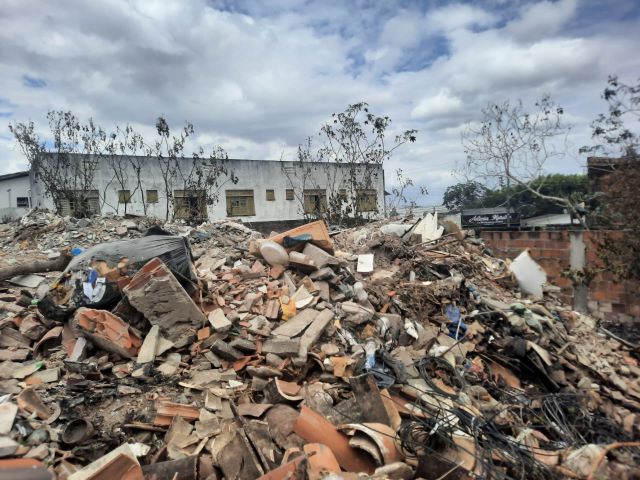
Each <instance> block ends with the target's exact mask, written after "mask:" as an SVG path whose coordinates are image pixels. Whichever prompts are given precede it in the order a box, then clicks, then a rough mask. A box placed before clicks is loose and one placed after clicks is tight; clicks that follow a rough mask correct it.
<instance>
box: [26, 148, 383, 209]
mask: <svg viewBox="0 0 640 480" xmlns="http://www.w3.org/2000/svg"><path fill="white" fill-rule="evenodd" d="M185 161H186V162H191V159H185ZM144 162H145V166H144V169H143V171H144V175H143V177H144V178H143V189H144V190H145V191H146V190H149V189H152V190H157V191H158V197H159V198H158V203H154V204H149V205H148V210H147V215H149V216H154V217H157V218H164V217H165V214H166V207H167V196H166V195H165V192H164V188H165V187H164V182H163V177H162V172H161V169H160V165H159V163H158V161H157V159H153V158H145V159H144ZM283 164H284V166H285V167H289V168H291V169H295V168H296V166H297V164H298V162H280V161H269V160H227V161H226V162H225V165H226V167H227V169H228V171H229V172H230V173H231V172H232V173H233V175H234V176H235V177H237V179H238V182H237V183H236V184H234V183H233V182H232V181H231V179H230V178H229V177H227V176H223V177H221V179H220V183H221V186H220V188H219V189H217V193H218V201H217V203H215V204H214V205H208V206H207V213H208V217H209V219H211V220H214V219H219V218H225V217H227V206H226V197H225V191H226V190H253V198H254V204H255V215H251V216H241V217H238V218H240V219H241V220H242V221H243V222H279V221H283V220H298V219H302V218H304V214H303V210H302V208H301V202H300V201H299V200H298V195H299V194H300V193H301V192H300V191H301V189H296V192H297V194H298V195H296V196H295V197H294V200H287V199H286V197H285V195H286V190H287V189H289V188H291V184H290V182H289V180H288V179H287V177H286V176H285V175H284V174H283V172H282V167H283ZM323 168H324V167H322V168H318V169H317V170H314V172H313V173H312V178H311V180H310V181H309V182H308V185H309V186H308V188H311V189H313V188H316V184H319V185H320V187H325V186H326V185H325V184H326V178H327V175H326V173H324V171H323ZM328 168H330V169H338V170H339V169H341V168H343V167H342V166H340V165H336V164H333V166H329V167H328ZM376 171H377V174H376V175H374V176H372V177H371V180H372V184H373V186H372V188H373V189H375V191H376V196H377V205H378V212H371V213H368V214H366V216H367V217H371V218H377V217H380V216H382V215H383V214H384V171H383V169H382V167H381V166H379V167H376ZM334 173H338V177H342V175H341V174H339V172H334ZM113 176H114V174H113V169H112V167H111V166H110V165H109V161H108V159H107V158H106V157H102V158H100V159H99V161H98V168H97V171H96V173H95V177H94V183H95V189H97V190H98V193H99V195H100V204H101V213H102V214H108V213H114V214H119V215H122V214H124V213H125V208H124V207H125V205H124V204H119V203H118V190H120V189H121V188H122V187H121V186H120V185H119V183H118V182H117V181H114V179H113ZM126 177H128V179H127V180H128V181H127V182H126V185H127V187H128V189H129V190H130V191H131V193H132V198H131V202H130V203H129V204H127V206H126V207H127V209H126V213H127V214H135V215H143V214H144V209H143V203H142V199H141V197H140V191H136V192H134V190H135V188H136V181H137V179H136V176H135V174H134V172H133V170H132V169H129V170H128V171H127V173H126ZM181 188H182V187H181V185H180V182H178V181H176V182H175V185H174V187H173V190H178V189H181ZM267 189H272V190H274V193H275V200H274V201H267V199H266V190H267ZM34 191H35V192H36V195H34V203H37V205H39V206H42V207H46V208H50V209H53V208H54V205H53V201H52V199H51V198H50V197H47V196H46V195H45V193H44V190H43V185H42V184H41V182H38V181H37V180H36V182H35V184H34ZM327 194H328V192H327ZM170 215H171V214H170Z"/></svg>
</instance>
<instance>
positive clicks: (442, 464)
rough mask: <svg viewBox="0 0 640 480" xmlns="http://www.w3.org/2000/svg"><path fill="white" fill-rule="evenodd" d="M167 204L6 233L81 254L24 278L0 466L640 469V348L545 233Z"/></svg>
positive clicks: (74, 471)
mask: <svg viewBox="0 0 640 480" xmlns="http://www.w3.org/2000/svg"><path fill="white" fill-rule="evenodd" d="M125 222H126V224H125ZM148 222H149V221H148V220H147V219H138V220H137V221H131V220H122V219H116V218H111V219H93V220H84V221H83V223H82V226H80V221H76V220H71V219H62V218H59V217H56V216H54V215H51V214H48V213H46V212H39V211H34V212H32V213H30V214H29V215H28V216H27V217H25V218H24V219H23V221H22V222H21V223H20V224H17V225H14V226H13V228H12V229H9V230H5V231H4V232H3V234H4V235H5V251H4V252H3V257H2V258H1V260H2V265H5V266H10V265H11V262H8V260H10V259H12V260H15V262H14V263H15V264H17V263H18V260H20V262H19V263H20V264H25V265H26V264H29V262H32V261H35V260H45V259H49V260H51V259H55V258H59V257H60V254H59V250H60V248H67V249H68V251H72V252H75V253H74V255H75V257H74V259H73V260H72V261H71V262H70V263H69V265H68V266H67V267H66V268H65V270H64V272H61V273H59V272H52V273H47V274H44V275H43V276H42V277H32V276H28V277H23V278H18V279H15V278H14V279H13V280H12V281H13V283H9V282H7V283H4V284H3V285H2V298H0V301H1V302H2V308H1V309H0V315H2V316H1V317H0V332H1V335H0V457H1V458H0V479H3V478H7V479H8V478H27V477H26V475H27V473H25V472H29V473H28V474H29V477H28V478H42V479H50V478H51V479H53V478H59V479H70V480H80V479H103V478H104V479H107V478H108V479H115V478H126V479H143V478H153V479H175V478H179V479H190V480H191V479H193V480H195V479H215V478H228V479H231V478H233V479H245V478H246V479H254V478H263V479H273V480H279V479H285V478H288V479H307V478H308V479H312V480H313V479H321V478H345V479H346V478H354V479H355V478H374V479H380V480H382V479H410V478H424V479H427V480H435V479H446V478H451V479H458V478H460V479H463V478H474V477H475V478H500V479H516V478H518V479H519V478H533V479H551V478H579V479H582V478H585V479H586V478H632V477H634V476H638V475H640V469H639V468H638V465H640V451H639V444H638V442H637V441H636V439H637V438H638V437H639V429H640V368H639V366H638V360H639V358H638V356H639V352H638V349H637V348H636V347H635V344H634V343H632V342H628V341H626V340H625V339H622V338H619V337H616V336H615V335H612V334H610V332H608V331H606V330H604V331H603V330H602V329H601V328H600V327H599V325H597V323H596V322H595V321H594V320H593V319H592V318H590V317H589V316H586V315H581V314H578V313H576V312H573V311H571V310H570V309H569V308H568V307H566V306H564V305H562V303H561V302H560V301H559V300H558V299H557V298H555V297H554V294H553V289H550V288H546V287H545V288H543V284H544V283H545V282H546V276H545V275H544V271H542V270H541V269H540V267H539V266H538V265H536V264H535V262H533V261H532V260H531V259H530V257H528V254H527V253H526V252H523V254H522V256H521V257H519V259H516V260H515V261H514V262H512V263H511V264H508V263H507V262H505V261H502V260H500V259H498V258H494V257H492V256H491V255H490V254H489V253H488V252H487V251H486V250H485V249H484V246H483V245H482V242H480V241H479V240H478V239H476V238H473V236H472V235H471V234H470V232H462V231H456V232H453V233H447V234H446V235H443V229H442V226H441V225H439V223H438V219H437V216H435V215H433V216H427V217H425V218H424V219H420V220H419V221H415V220H408V221H406V222H402V221H398V220H396V221H394V222H393V223H391V222H385V221H383V222H377V223H369V224H367V225H364V226H361V227H355V228H352V229H348V230H343V231H340V232H336V233H334V234H331V233H329V230H328V228H327V226H326V224H325V223H324V222H322V221H317V222H312V223H310V224H306V225H302V226H300V227H298V228H295V229H293V230H290V231H287V232H282V233H280V234H277V235H273V236H272V237H271V238H269V239H264V238H262V236H261V235H260V234H259V233H258V232H255V231H253V230H251V229H249V228H247V227H245V226H244V225H242V224H239V223H234V222H229V221H222V222H215V223H207V224H203V225H201V226H199V227H195V228H192V227H187V226H185V225H179V224H165V225H163V230H160V229H159V228H158V227H157V226H153V225H151V224H150V223H148ZM147 227H150V228H149V229H148V230H147ZM50 257H51V258H50ZM60 268H64V266H61V267H60ZM33 273H40V272H33ZM42 279H45V281H44V282H43V281H42ZM529 295H531V296H529Z"/></svg>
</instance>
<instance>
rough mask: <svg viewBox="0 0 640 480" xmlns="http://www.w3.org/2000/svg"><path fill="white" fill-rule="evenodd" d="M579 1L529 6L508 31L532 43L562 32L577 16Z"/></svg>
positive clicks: (570, 0)
mask: <svg viewBox="0 0 640 480" xmlns="http://www.w3.org/2000/svg"><path fill="white" fill-rule="evenodd" d="M577 8H578V0H559V1H556V2H551V1H542V2H539V3H534V4H532V5H527V6H526V7H524V8H523V9H522V12H521V14H520V16H519V18H517V19H516V20H513V21H512V22H510V23H509V24H508V25H507V30H508V32H509V33H510V34H512V35H513V36H514V37H515V38H517V39H518V40H523V41H531V40H538V39H541V38H545V37H547V36H549V35H553V34H556V33H558V32H561V30H562V27H563V26H564V25H565V24H566V23H567V22H568V21H569V20H570V19H571V18H572V17H573V16H574V15H575V14H576V10H577Z"/></svg>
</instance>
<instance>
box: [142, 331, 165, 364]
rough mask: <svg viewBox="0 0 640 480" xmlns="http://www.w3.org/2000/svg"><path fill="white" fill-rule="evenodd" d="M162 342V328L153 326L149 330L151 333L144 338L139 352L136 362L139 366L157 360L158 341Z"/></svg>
mask: <svg viewBox="0 0 640 480" xmlns="http://www.w3.org/2000/svg"><path fill="white" fill-rule="evenodd" d="M159 340H160V326H159V325H153V326H152V327H151V329H149V333H147V336H146V337H144V341H143V342H142V346H141V347H140V350H139V351H138V357H137V359H136V362H137V363H139V364H142V363H150V362H153V361H154V360H155V359H156V350H157V349H158V341H159Z"/></svg>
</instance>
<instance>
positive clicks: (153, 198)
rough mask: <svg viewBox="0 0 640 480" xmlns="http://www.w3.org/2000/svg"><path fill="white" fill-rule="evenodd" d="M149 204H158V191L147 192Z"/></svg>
mask: <svg viewBox="0 0 640 480" xmlns="http://www.w3.org/2000/svg"><path fill="white" fill-rule="evenodd" d="M147 203H158V190H147Z"/></svg>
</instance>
